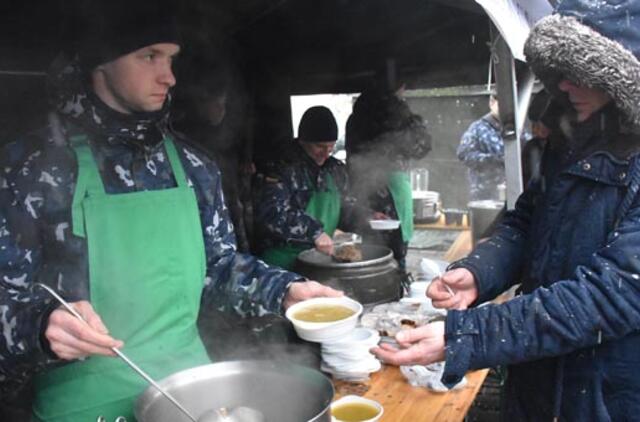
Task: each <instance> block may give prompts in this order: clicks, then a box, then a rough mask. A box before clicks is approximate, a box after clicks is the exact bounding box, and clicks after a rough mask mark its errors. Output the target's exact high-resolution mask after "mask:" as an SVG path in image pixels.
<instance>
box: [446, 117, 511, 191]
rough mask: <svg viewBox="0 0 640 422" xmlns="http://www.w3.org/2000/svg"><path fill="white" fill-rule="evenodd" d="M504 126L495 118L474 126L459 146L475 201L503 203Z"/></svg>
mask: <svg viewBox="0 0 640 422" xmlns="http://www.w3.org/2000/svg"><path fill="white" fill-rule="evenodd" d="M501 130H502V125H501V124H500V121H499V120H498V119H496V118H495V117H493V116H492V115H491V114H487V115H485V116H483V117H482V118H481V119H479V120H476V121H475V122H473V123H471V125H470V126H469V128H468V129H467V131H466V132H465V133H464V135H462V139H461V141H460V145H459V146H458V151H457V154H458V159H460V160H461V161H463V162H464V164H465V165H466V166H467V167H469V190H470V199H471V200H480V199H499V198H498V189H496V186H498V185H499V184H501V183H505V180H506V179H505V172H504V141H503V140H502V136H501V134H500V132H501Z"/></svg>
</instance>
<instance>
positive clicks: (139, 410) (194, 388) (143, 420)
mask: <svg viewBox="0 0 640 422" xmlns="http://www.w3.org/2000/svg"><path fill="white" fill-rule="evenodd" d="M160 385H162V386H163V387H164V388H166V389H167V390H168V391H169V392H170V393H171V394H172V395H173V396H174V397H175V398H176V399H177V400H178V401H179V402H180V403H181V404H183V405H184V406H185V407H186V408H187V410H189V411H190V412H191V413H192V414H193V415H194V416H195V417H196V419H197V418H198V417H200V416H201V415H202V414H203V413H205V412H206V411H207V410H210V409H219V408H223V407H224V408H227V409H233V408H235V407H239V406H247V407H250V408H252V409H255V410H258V411H260V412H261V413H262V414H263V416H264V417H265V420H266V421H277V422H303V421H308V422H330V421H331V411H330V405H331V400H332V399H333V394H334V389H333V384H331V381H329V379H328V378H327V377H325V376H324V375H322V373H320V372H318V371H316V370H313V369H311V368H307V367H304V366H298V365H291V364H285V363H276V362H272V361H267V360H264V361H260V360H254V361H235V362H220V363H214V364H211V365H204V366H198V367H195V368H191V369H187V370H185V371H181V372H178V373H176V374H173V375H171V376H169V377H167V378H165V379H164V380H162V381H160ZM135 415H136V419H137V420H138V422H183V421H184V422H190V421H189V419H188V418H187V417H186V416H185V415H183V414H182V413H181V412H180V411H179V410H178V409H176V408H175V406H174V405H173V404H172V403H171V402H169V401H168V400H167V399H166V398H165V397H164V396H162V395H161V394H160V393H159V392H158V391H157V390H156V389H155V388H153V387H149V388H147V389H146V390H145V391H144V393H142V395H140V397H138V400H137V402H136V407H135Z"/></svg>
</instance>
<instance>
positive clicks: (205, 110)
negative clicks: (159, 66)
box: [174, 61, 252, 252]
mask: <svg viewBox="0 0 640 422" xmlns="http://www.w3.org/2000/svg"><path fill="white" fill-rule="evenodd" d="M193 66H194V67H195V66H198V67H197V69H198V72H196V74H195V75H194V77H193V79H192V80H190V81H189V82H188V85H187V88H186V89H185V90H184V92H183V93H182V96H181V97H184V98H181V100H182V101H181V102H182V103H184V104H182V110H181V111H182V114H183V116H181V118H179V119H176V121H175V122H174V127H175V128H176V129H177V130H179V131H180V132H182V133H184V134H186V136H187V138H188V139H191V140H194V141H196V142H197V145H196V147H200V148H201V149H203V150H204V151H205V152H206V153H207V154H208V155H209V156H210V157H211V158H212V159H213V160H214V161H215V162H216V164H217V166H218V167H219V168H220V171H221V173H222V191H223V193H224V198H225V204H226V205H227V207H228V208H229V215H230V217H231V221H232V222H233V227H234V232H235V235H236V241H237V243H238V250H240V251H241V252H249V249H250V248H249V234H248V233H249V232H250V230H249V227H247V226H248V224H247V223H250V221H246V220H247V219H246V218H245V216H246V215H247V212H246V207H247V202H249V204H248V205H249V207H250V205H251V204H250V201H244V200H243V199H245V198H246V197H247V196H249V197H250V190H251V188H250V185H251V183H250V179H251V175H252V163H251V143H250V142H249V139H248V136H247V133H245V128H246V121H247V113H246V107H245V104H244V102H243V99H244V95H242V92H241V90H240V89H239V88H238V86H237V85H238V84H237V83H234V82H233V81H232V78H231V76H230V73H229V72H230V71H229V70H228V69H227V68H224V67H220V66H215V65H212V64H210V63H200V62H198V61H195V62H194V63H193ZM230 96H232V97H231V98H229V97H230Z"/></svg>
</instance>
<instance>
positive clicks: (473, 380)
mask: <svg viewBox="0 0 640 422" xmlns="http://www.w3.org/2000/svg"><path fill="white" fill-rule="evenodd" d="M470 250H471V232H470V231H469V230H463V231H461V232H460V234H459V235H458V238H457V239H456V240H455V242H454V243H453V245H451V247H450V248H449V250H448V251H447V253H446V254H445V256H444V258H445V259H446V260H447V261H454V260H456V259H458V258H461V257H462V256H465V255H466V254H468V253H469V251H470ZM488 372H489V370H488V369H482V370H478V371H472V372H469V373H467V375H466V377H467V384H466V386H465V387H463V388H460V389H457V390H451V391H448V392H446V393H437V392H434V391H432V390H429V389H427V388H423V387H412V386H411V385H410V384H409V383H408V382H407V380H406V379H405V377H404V375H402V373H401V372H400V370H399V369H398V368H397V367H395V366H387V365H383V366H382V369H381V370H380V371H379V372H376V373H374V374H372V375H371V379H370V380H369V381H367V382H365V383H361V384H353V383H347V382H344V381H334V386H335V388H336V397H335V398H336V399H338V398H340V397H342V396H344V395H347V394H356V395H359V396H364V397H367V398H370V399H373V400H376V401H378V402H379V403H380V404H382V406H383V407H384V415H383V416H382V418H381V420H380V421H381V422H422V421H424V422H428V421H435V422H461V421H463V420H464V417H465V416H466V414H467V412H468V411H469V407H471V403H473V400H474V399H475V397H476V395H477V394H478V391H479V390H480V387H481V386H482V383H483V382H484V379H485V378H486V376H487V373H488Z"/></svg>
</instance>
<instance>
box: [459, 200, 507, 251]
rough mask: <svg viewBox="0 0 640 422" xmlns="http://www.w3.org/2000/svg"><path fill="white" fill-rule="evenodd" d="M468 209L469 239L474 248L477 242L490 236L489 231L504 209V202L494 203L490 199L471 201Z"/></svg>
mask: <svg viewBox="0 0 640 422" xmlns="http://www.w3.org/2000/svg"><path fill="white" fill-rule="evenodd" d="M468 207H469V220H470V224H471V238H472V240H473V245H474V246H475V245H476V243H478V240H480V239H482V238H483V237H487V236H490V235H491V233H489V229H490V228H491V227H492V225H493V223H494V222H495V220H496V218H497V217H498V216H499V215H500V212H501V211H502V208H504V201H494V200H492V199H487V200H482V201H471V202H469V204H468Z"/></svg>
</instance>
